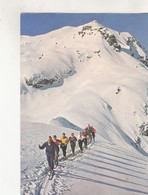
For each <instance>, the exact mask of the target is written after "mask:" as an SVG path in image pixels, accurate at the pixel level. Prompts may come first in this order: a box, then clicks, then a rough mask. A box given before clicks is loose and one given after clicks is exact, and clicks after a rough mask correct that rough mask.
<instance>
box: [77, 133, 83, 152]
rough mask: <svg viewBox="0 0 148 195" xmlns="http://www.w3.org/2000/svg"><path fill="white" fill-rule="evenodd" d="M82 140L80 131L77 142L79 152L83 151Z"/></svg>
mask: <svg viewBox="0 0 148 195" xmlns="http://www.w3.org/2000/svg"><path fill="white" fill-rule="evenodd" d="M83 141H84V137H83V135H82V132H80V134H79V135H78V143H79V147H80V152H82V151H83V148H82V144H83Z"/></svg>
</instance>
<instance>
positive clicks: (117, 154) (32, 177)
mask: <svg viewBox="0 0 148 195" xmlns="http://www.w3.org/2000/svg"><path fill="white" fill-rule="evenodd" d="M20 87H21V121H22V124H21V144H22V145H21V165H22V168H21V177H22V178H21V184H22V188H21V190H22V194H25V193H26V194H27V193H28V194H48V193H50V194H63V193H64V194H75V193H77V194H82V193H80V192H79V191H78V189H79V187H78V183H79V182H80V181H82V183H81V185H82V186H83V187H84V188H85V191H84V193H83V194H92V193H91V191H89V190H91V189H93V188H95V189H96V191H94V193H93V194H98V191H102V194H108V192H110V194H141V193H143V194H148V187H147V181H148V165H147V162H148V136H145V135H146V132H147V126H148V123H147V119H148V57H147V52H146V50H145V49H144V48H143V47H142V45H141V44H140V43H139V42H138V41H137V40H136V39H135V38H134V37H132V35H130V34H129V33H127V32H121V33H119V32H116V31H114V30H112V29H109V28H106V27H104V26H102V25H100V24H98V22H97V21H92V22H90V23H88V24H85V25H82V26H79V27H63V28H61V29H58V30H55V31H52V32H49V33H47V34H44V35H40V36H35V37H29V36H22V37H21V84H20ZM88 123H90V124H91V125H93V126H94V127H95V129H96V131H97V133H96V140H97V141H96V143H95V144H94V145H93V146H92V147H90V150H89V151H86V153H85V154H84V156H82V157H79V158H76V160H75V161H73V162H69V163H68V162H67V164H66V162H65V163H64V165H62V168H60V167H59V169H58V171H59V174H62V173H61V172H62V170H64V172H65V174H66V178H65V177H64V175H61V176H55V179H54V180H53V181H52V184H51V183H50V182H45V180H46V174H45V173H44V172H45V169H46V168H45V167H46V166H47V164H46V159H45V154H44V153H43V152H42V151H39V149H38V144H39V143H43V142H44V141H46V140H47V139H48V136H49V134H50V135H53V134H56V135H57V136H58V137H60V136H61V134H62V133H63V132H66V134H67V136H70V133H71V132H74V133H75V134H76V135H78V132H79V131H81V130H83V129H84V128H85V127H86V126H87V124H88ZM142 132H144V133H145V134H143V133H142ZM142 134H143V135H142ZM137 136H138V137H140V139H141V143H140V144H139V145H138V146H136V145H135V140H136V138H137ZM69 150H70V148H69ZM91 150H92V151H91ZM92 152H94V155H93V153H92ZM61 155H62V154H61ZM101 155H102V156H101ZM107 156H108V157H107ZM88 159H89V160H88ZM91 159H92V160H91ZM101 160H102V161H101ZM111 161H113V163H111ZM81 163H83V166H84V168H81V167H79V168H78V167H77V165H78V166H81V165H82V164H81ZM101 163H105V165H106V167H105V168H103V167H102V164H101ZM136 163H139V165H138V166H136ZM93 165H94V166H93ZM115 165H116V167H115ZM123 165H125V166H123ZM131 167H132V168H131ZM73 168H75V172H73V170H72V169H73ZM137 168H138V170H137ZM61 169H62V170H61ZM80 169H81V170H80ZM92 169H93V170H92ZM121 169H122V170H121ZM90 170H91V171H90ZM140 170H141V172H140ZM131 171H133V172H134V173H135V175H134V174H133V173H132V172H131ZM125 172H126V173H125ZM72 174H73V176H72ZM88 175H90V176H88ZM93 176H94V177H93ZM89 178H90V180H89ZM88 183H91V185H92V186H91V185H90V184H89V185H87V184H88ZM45 184H46V186H44V185H45ZM96 184H97V185H96ZM126 185H127V186H126ZM137 185H138V187H137ZM43 186H44V187H43ZM74 187H76V188H74ZM57 188H59V191H58V190H57ZM68 190H71V191H70V192H69V191H68Z"/></svg>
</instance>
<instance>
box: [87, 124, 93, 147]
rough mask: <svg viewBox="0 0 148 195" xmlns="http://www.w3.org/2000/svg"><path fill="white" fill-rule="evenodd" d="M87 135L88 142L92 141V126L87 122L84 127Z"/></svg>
mask: <svg viewBox="0 0 148 195" xmlns="http://www.w3.org/2000/svg"><path fill="white" fill-rule="evenodd" d="M86 130H87V133H88V136H89V143H91V142H92V127H91V126H90V124H88V127H86Z"/></svg>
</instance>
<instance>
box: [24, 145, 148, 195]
mask: <svg viewBox="0 0 148 195" xmlns="http://www.w3.org/2000/svg"><path fill="white" fill-rule="evenodd" d="M68 155H69V154H68ZM47 167H48V166H47V163H46V162H43V163H42V164H40V165H39V166H38V167H36V168H37V172H36V173H35V172H34V174H35V175H36V180H34V181H33V180H31V178H30V180H31V182H29V183H27V184H26V185H25V186H23V188H22V189H23V193H22V194H24V195H27V194H28V195H31V194H34V195H57V194H58V195H63V194H66V195H67V194H82V192H83V190H81V189H83V187H85V191H87V194H88V195H89V194H93V195H95V194H96V195H97V194H98V191H97V190H95V191H93V193H92V190H93V188H94V185H95V186H96V189H100V190H103V191H102V194H106V195H107V194H108V193H109V192H108V191H105V190H104V189H105V187H104V186H107V187H108V190H109V189H110V190H111V191H110V194H113V195H114V194H123V195H126V194H130V195H137V194H148V185H147V184H148V174H147V173H148V159H147V158H146V157H145V156H143V155H141V154H140V153H138V152H137V155H136V156H132V153H131V152H130V151H129V152H127V151H125V149H122V148H118V147H117V146H116V145H113V144H112V143H99V142H96V143H95V144H92V145H89V147H88V149H87V150H86V151H85V152H84V153H82V154H81V153H78V154H77V155H75V156H74V157H70V158H68V159H67V160H65V161H60V162H59V166H58V167H57V168H56V170H55V175H54V177H53V179H52V180H49V177H48V175H47ZM37 176H38V179H37ZM135 180H136V181H135ZM91 184H93V185H91ZM75 185H76V187H75ZM79 185H80V186H81V187H80V188H78V187H77V186H79ZM92 186H93V187H92ZM86 188H87V189H86ZM79 190H80V191H79Z"/></svg>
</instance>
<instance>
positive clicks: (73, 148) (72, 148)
mask: <svg viewBox="0 0 148 195" xmlns="http://www.w3.org/2000/svg"><path fill="white" fill-rule="evenodd" d="M76 141H77V138H76V137H75V136H74V133H71V136H70V137H69V142H70V146H71V150H72V155H74V153H75V147H76Z"/></svg>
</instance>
